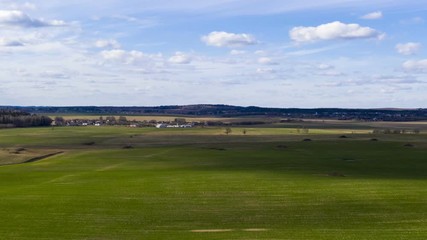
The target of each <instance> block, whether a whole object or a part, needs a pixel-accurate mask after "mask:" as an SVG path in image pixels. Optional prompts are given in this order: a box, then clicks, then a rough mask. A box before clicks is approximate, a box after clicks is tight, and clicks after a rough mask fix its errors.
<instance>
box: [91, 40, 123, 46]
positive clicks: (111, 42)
mask: <svg viewBox="0 0 427 240" xmlns="http://www.w3.org/2000/svg"><path fill="white" fill-rule="evenodd" d="M95 46H96V47H97V48H120V43H119V42H117V41H116V40H114V39H100V40H98V41H96V42H95Z"/></svg>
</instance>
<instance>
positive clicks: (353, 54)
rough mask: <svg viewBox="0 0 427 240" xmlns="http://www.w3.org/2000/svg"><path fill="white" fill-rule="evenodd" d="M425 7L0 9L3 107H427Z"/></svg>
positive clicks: (131, 4) (273, 3)
mask: <svg viewBox="0 0 427 240" xmlns="http://www.w3.org/2000/svg"><path fill="white" fill-rule="evenodd" d="M426 12H427V1H426V0H421V1H413V0H410V1H398V0H379V1H375V4H374V3H372V1H365V0H359V1H355V0H340V1H338V0H323V1H317V2H316V1H306V0H299V1H296V0H291V1H283V0H281V1H279V0H270V1H261V0H216V1H211V0H205V1H190V0H176V1H165V0H156V1H154V0H128V1H119V0H105V1H102V2H100V1H92V2H88V1H83V0H74V1H71V0H70V1H57V0H43V1H41V0H36V1H9V0H2V1H0V105H62V106H63V105H115V106H118V105H132V106H135V105H175V104H198V103H212V104H214V103H215V104H217V103H219V104H233V105H243V106H249V105H257V106H266V107H348V108H359V107H360V108H378V107H400V108H418V107H427V106H426V103H427V78H426V76H427V49H426V46H427V38H426V37H425V36H427V28H426V27H427V22H426V21H427V18H426V17H424V16H427V15H426Z"/></svg>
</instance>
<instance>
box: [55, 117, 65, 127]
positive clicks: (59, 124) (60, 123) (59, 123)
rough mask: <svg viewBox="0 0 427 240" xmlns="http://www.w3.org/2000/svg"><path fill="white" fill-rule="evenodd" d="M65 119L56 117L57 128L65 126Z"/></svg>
mask: <svg viewBox="0 0 427 240" xmlns="http://www.w3.org/2000/svg"><path fill="white" fill-rule="evenodd" d="M64 122H65V121H64V118H63V117H55V124H56V125H57V126H63V125H64Z"/></svg>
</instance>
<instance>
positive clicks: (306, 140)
mask: <svg viewBox="0 0 427 240" xmlns="http://www.w3.org/2000/svg"><path fill="white" fill-rule="evenodd" d="M302 141H303V142H311V141H313V140H311V139H310V138H306V139H304V140H302Z"/></svg>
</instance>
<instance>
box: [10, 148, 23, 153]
mask: <svg viewBox="0 0 427 240" xmlns="http://www.w3.org/2000/svg"><path fill="white" fill-rule="evenodd" d="M25 150H27V149H25V148H17V149H15V150H13V151H10V153H12V154H20V153H22V152H23V151H25Z"/></svg>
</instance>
